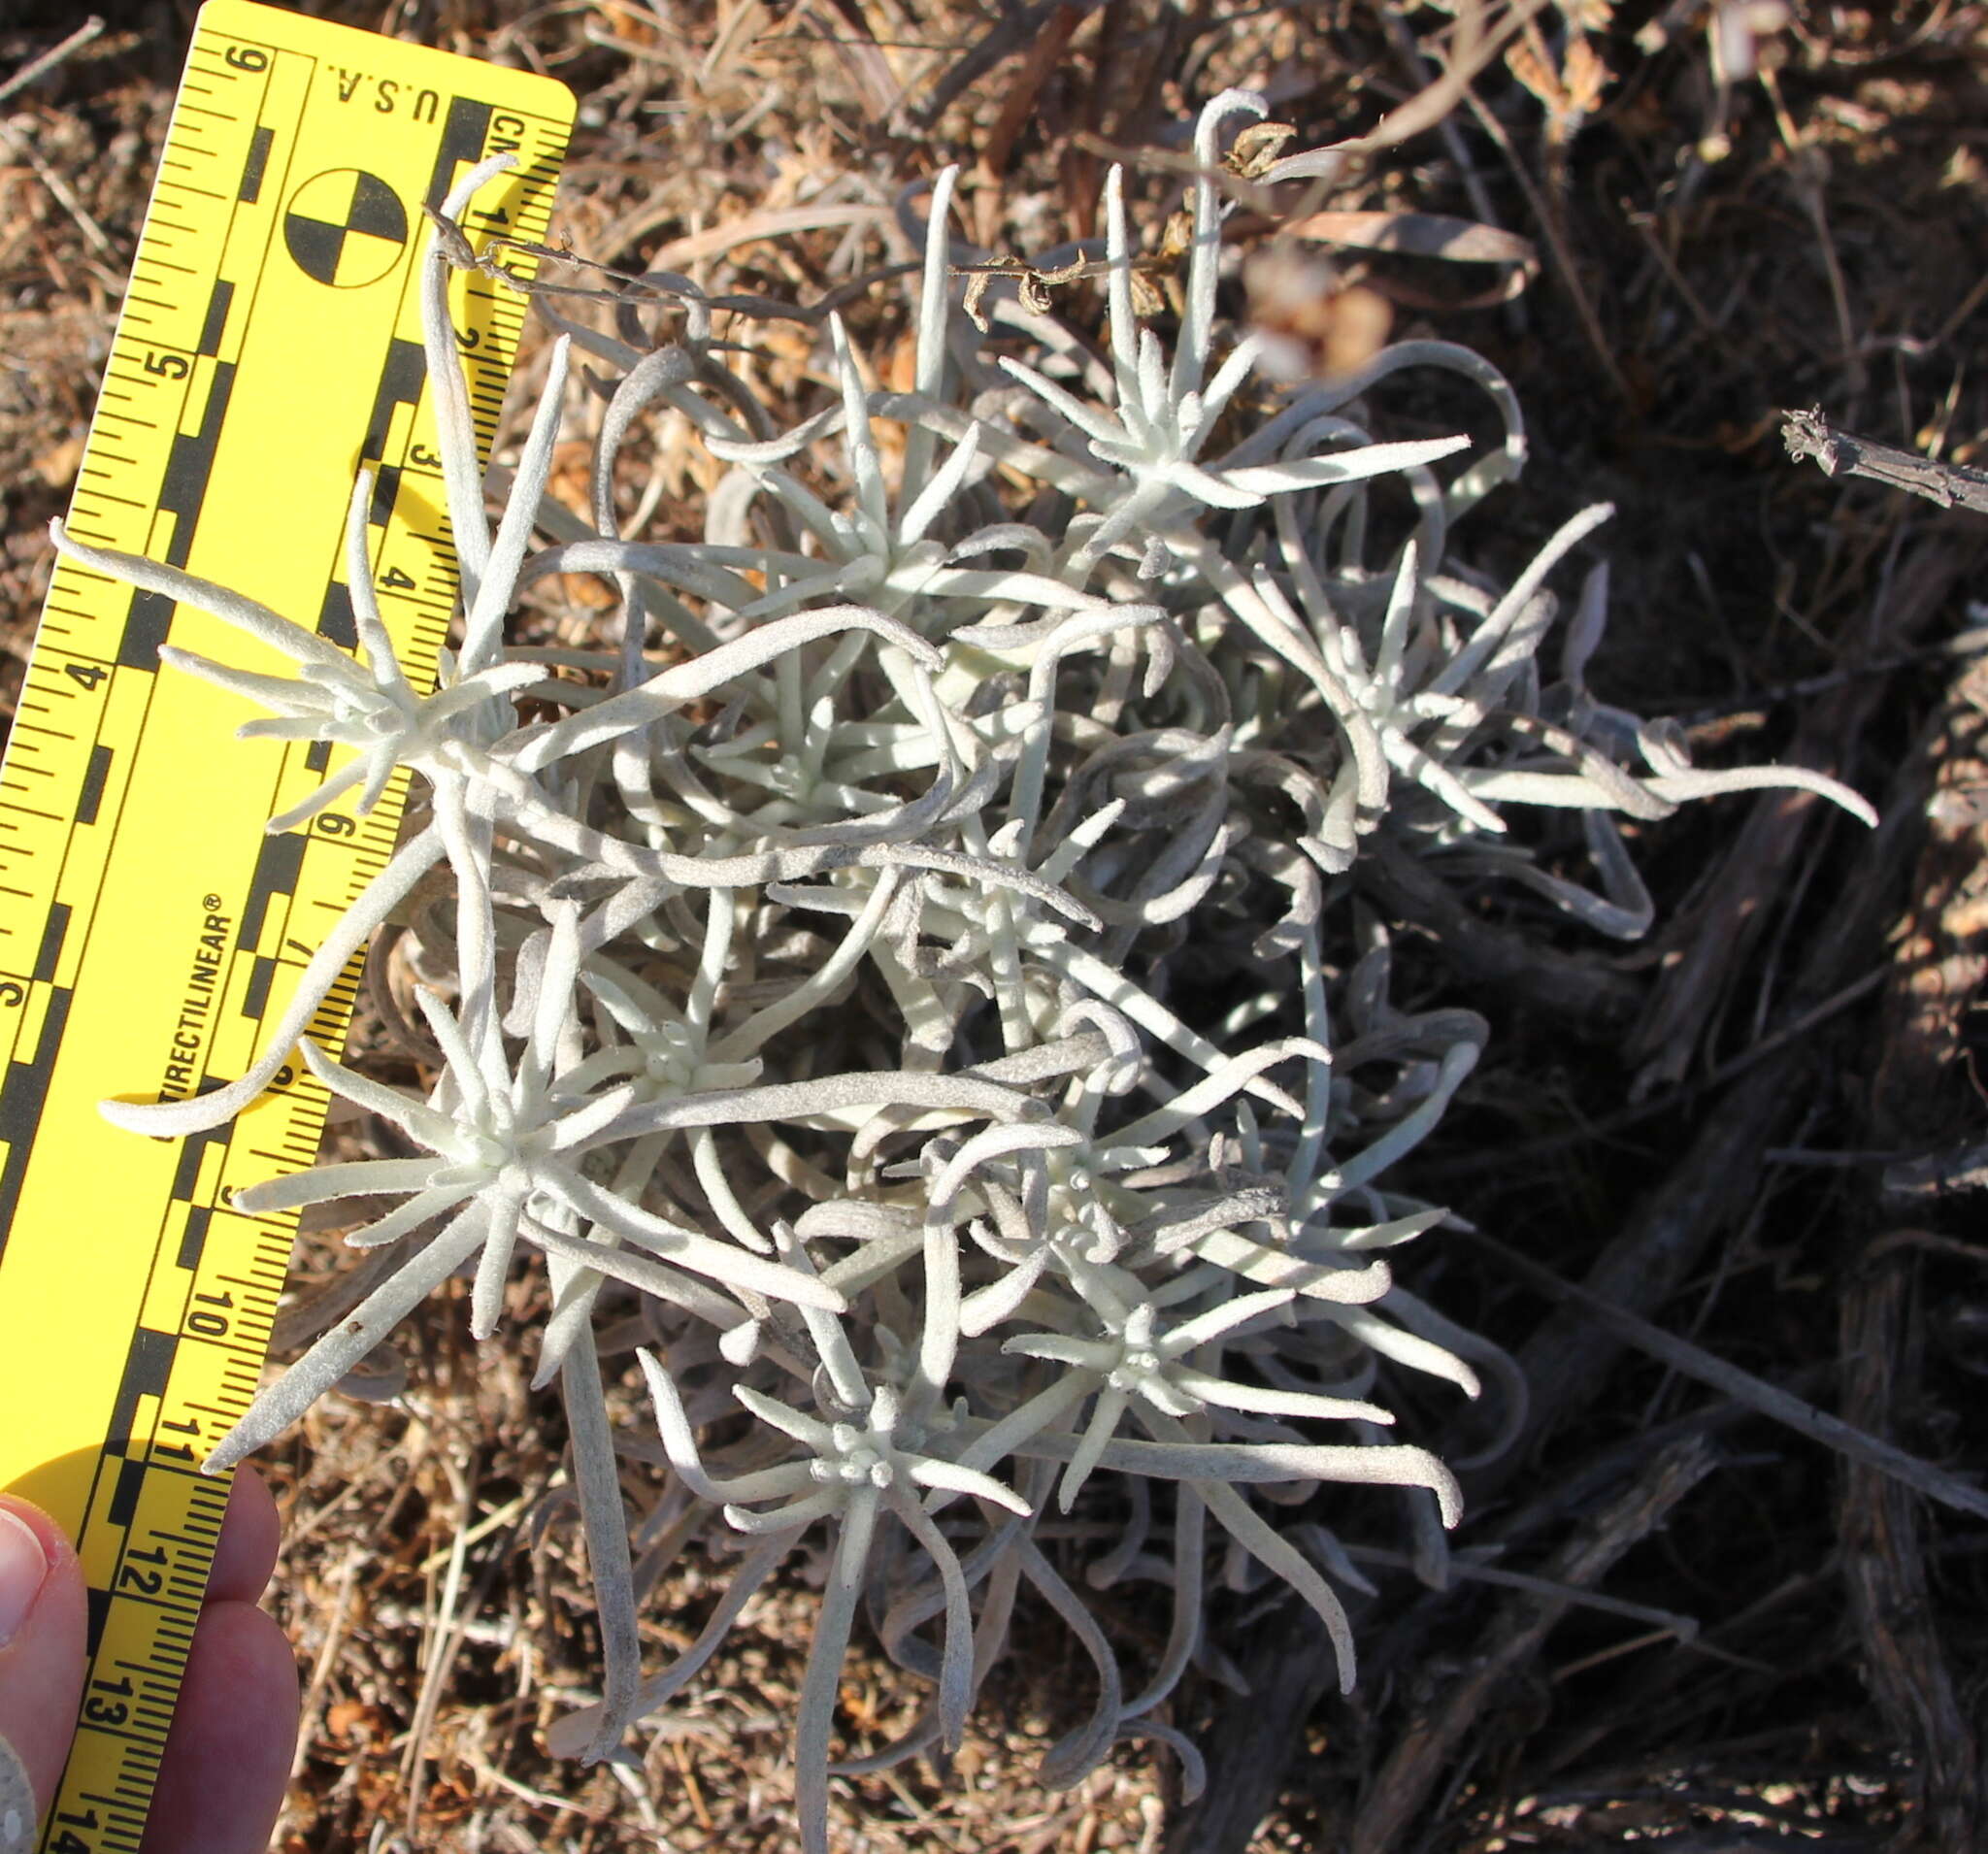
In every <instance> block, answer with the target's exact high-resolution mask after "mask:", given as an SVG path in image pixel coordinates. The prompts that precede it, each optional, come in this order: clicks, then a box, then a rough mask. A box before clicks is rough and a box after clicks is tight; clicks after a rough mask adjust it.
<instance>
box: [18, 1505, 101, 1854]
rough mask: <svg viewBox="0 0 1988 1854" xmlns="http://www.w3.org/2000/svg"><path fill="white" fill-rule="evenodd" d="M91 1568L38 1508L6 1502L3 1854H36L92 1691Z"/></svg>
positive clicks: (58, 1528)
mask: <svg viewBox="0 0 1988 1854" xmlns="http://www.w3.org/2000/svg"><path fill="white" fill-rule="evenodd" d="M82 1690H83V1568H82V1566H80V1565H79V1564H78V1563H77V1562H76V1552H75V1550H74V1549H73V1548H72V1546H71V1545H70V1543H69V1540H68V1539H65V1538H64V1537H63V1536H62V1529H61V1528H60V1527H59V1526H57V1525H56V1524H55V1522H54V1521H53V1520H52V1519H50V1517H49V1516H48V1514H47V1513H45V1512H43V1511H42V1510H41V1508H40V1507H38V1506H29V1505H28V1503H27V1502H26V1501H24V1500H20V1499H17V1498H16V1497H15V1496H14V1495H11V1494H9V1495H4V1496H0V1854H29V1851H30V1850H31V1849H33V1848H34V1846H35V1845H36V1829H35V1824H36V1823H37V1821H39V1819H40V1810H41V1809H43V1808H46V1807H47V1806H48V1805H49V1804H50V1801H51V1800H52V1798H53V1797H54V1794H55V1785H56V1782H57V1781H58V1780H59V1779H60V1777H61V1775H62V1764H63V1760H64V1759H65V1758H67V1757H68V1755H69V1741H70V1739H71V1738H74V1737H75V1735H76V1708H77V1702H78V1700H79V1698H80V1696H81V1694H82Z"/></svg>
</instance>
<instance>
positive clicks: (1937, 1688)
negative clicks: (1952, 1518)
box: [1837, 1238, 1988, 1848]
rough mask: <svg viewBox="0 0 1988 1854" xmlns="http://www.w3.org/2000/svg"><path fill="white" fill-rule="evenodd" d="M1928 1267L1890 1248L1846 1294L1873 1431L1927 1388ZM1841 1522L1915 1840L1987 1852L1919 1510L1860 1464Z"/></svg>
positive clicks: (1976, 1775) (1848, 1477)
mask: <svg viewBox="0 0 1988 1854" xmlns="http://www.w3.org/2000/svg"><path fill="white" fill-rule="evenodd" d="M1878 1241H1879V1242H1881V1243H1882V1242H1886V1239H1884V1238H1879V1239H1878ZM1868 1262H1869V1256H1868V1254H1867V1264H1868ZM1917 1267H1918V1263H1917V1261H1916V1259H1915V1258H1914V1256H1913V1255H1912V1254H1911V1252H1910V1250H1908V1249H1906V1248H1905V1247H1904V1246H1903V1245H1901V1244H1898V1243H1897V1242H1891V1243H1889V1244H1888V1245H1887V1247H1886V1248H1885V1249H1884V1251H1883V1254H1882V1259H1881V1260H1880V1261H1878V1262H1877V1263H1876V1265H1875V1266H1869V1265H1867V1266H1866V1267H1865V1268H1864V1269H1862V1270H1860V1271H1859V1273H1858V1275H1857V1276H1856V1277H1855V1278H1854V1279H1853V1281H1852V1283H1851V1285H1850V1288H1849V1291H1848V1292H1847V1293H1846V1294H1845V1295H1844V1297H1843V1310H1842V1361H1843V1363H1842V1373H1843V1387H1842V1405H1843V1413H1844V1415H1845V1416H1846V1417H1848V1418H1849V1419H1850V1420H1852V1421H1853V1422H1856V1423H1859V1424H1861V1425H1863V1427H1864V1428H1865V1429H1866V1430H1868V1431H1870V1432H1872V1433H1873V1434H1878V1435H1881V1434H1883V1433H1885V1432H1886V1431H1889V1430H1891V1429H1892V1428H1893V1427H1895V1425H1896V1423H1897V1420H1898V1418H1899V1416H1900V1415H1901V1414H1902V1413H1903V1412H1904V1411H1905V1410H1906V1409H1908V1408H1909V1407H1910V1406H1911V1404H1912V1402H1913V1399H1914V1397H1915V1394H1916V1391H1917V1379H1918V1359H1919V1352H1918V1347H1917V1346H1916V1345H1915V1344H1914V1343H1913V1342H1912V1335H1911V1326H1912V1301H1913V1282H1914V1277H1915V1274H1916V1270H1917ZM1837 1523H1838V1525H1839V1529H1840V1542H1839V1554H1840V1559H1841V1563H1842V1570H1843V1582H1844V1585H1845V1586H1846V1588H1847V1590H1848V1592H1849V1598H1850V1613H1851V1615H1852V1616H1853V1618H1854V1619H1855V1622H1856V1627H1857V1636H1858V1639H1859V1641H1860V1642H1861V1644H1862V1646H1863V1657H1862V1658H1863V1672H1864V1679H1865V1682H1866V1684H1867V1685H1868V1686H1869V1687H1870V1689H1871V1695H1872V1699H1873V1700H1875V1701H1876V1703H1877V1705H1878V1708H1879V1710H1880V1711H1881V1712H1882V1713H1883V1714H1884V1717H1885V1721H1886V1723H1887V1724H1888V1725H1889V1726H1890V1728H1891V1731H1892V1732H1893V1734H1894V1735H1895V1736H1896V1737H1897V1738H1898V1739H1899V1741H1900V1742H1901V1743H1902V1744H1905V1745H1907V1746H1909V1747H1910V1752H1909V1755H1908V1757H1907V1758H1906V1760H1905V1764H1906V1769H1907V1771H1909V1772H1910V1775H1909V1778H1908V1780H1909V1781H1910V1783H1911V1784H1912V1787H1913V1789H1914V1790H1915V1791H1916V1792H1917V1794H1918V1800H1919V1807H1918V1809H1917V1810H1915V1811H1914V1814H1915V1815H1917V1816H1918V1817H1919V1820H1918V1822H1917V1824H1916V1827H1915V1829H1914V1830H1912V1831H1908V1833H1909V1834H1910V1836H1911V1839H1910V1842H1909V1844H1910V1845H1913V1846H1921V1847H1927V1848H1954V1847H1979V1846H1981V1845H1982V1841H1983V1838H1984V1837H1988V1789H1984V1778H1988V1766H1984V1765H1983V1762H1982V1757H1981V1742H1980V1738H1979V1736H1978V1734H1977V1733H1976V1731H1975V1728H1974V1725H1973V1722H1972V1720H1971V1718H1970V1716H1969V1708H1968V1706H1967V1705H1965V1704H1964V1703H1963V1701H1962V1699H1961V1696H1960V1694H1959V1693H1958V1692H1957V1691H1956V1689H1955V1685H1954V1678H1953V1672H1952V1670H1951V1668H1950V1667H1949V1666H1948V1663H1947V1656H1946V1653H1945V1648H1944V1641H1943V1634H1944V1632H1943V1631H1942V1629H1941V1627H1940V1616H1939V1611H1938V1606H1936V1604H1935V1602H1934V1599H1933V1590H1932V1587H1931V1580H1930V1579H1929V1577H1928V1575H1927V1567H1926V1539H1925V1526H1924V1523H1923V1520H1922V1515H1921V1513H1920V1509H1919V1503H1918V1502H1917V1501H1916V1500H1914V1499H1913V1498H1912V1495H1911V1493H1910V1492H1909V1491H1908V1490H1907V1489H1906V1488H1905V1486H1903V1485H1901V1484H1900V1483H1899V1482H1898V1481H1897V1480H1895V1479H1893V1478H1892V1477H1890V1476H1887V1475H1885V1474H1884V1473H1882V1472H1881V1471H1880V1470H1879V1469H1877V1468H1876V1466H1875V1465H1874V1464H1870V1463H1866V1462H1862V1461H1857V1460H1851V1461H1848V1462H1845V1463H1844V1465H1843V1475H1842V1488H1841V1492H1840V1494H1839V1498H1838V1502H1837ZM1895 1845H1897V1843H1895Z"/></svg>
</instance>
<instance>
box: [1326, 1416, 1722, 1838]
mask: <svg viewBox="0 0 1988 1854" xmlns="http://www.w3.org/2000/svg"><path fill="white" fill-rule="evenodd" d="M1713 1460H1714V1457H1713V1455H1712V1451H1711V1450H1710V1448H1709V1447H1707V1446H1706V1443H1705V1441H1704V1440H1703V1439H1701V1438H1699V1437H1695V1436H1694V1437H1690V1438H1687V1439H1686V1440H1683V1441H1682V1442H1679V1443H1677V1444H1676V1445H1674V1446H1673V1447H1671V1448H1668V1449H1666V1450H1665V1451H1664V1452H1663V1453H1662V1454H1660V1455H1658V1456H1656V1457H1655V1458H1654V1459H1653V1460H1652V1461H1651V1462H1650V1464H1649V1467H1648V1469H1647V1470H1646V1471H1645V1472H1644V1473H1642V1474H1641V1475H1640V1476H1638V1478H1637V1479H1636V1481H1635V1482H1634V1483H1633V1484H1632V1485H1631V1486H1630V1487H1629V1488H1628V1489H1626V1490H1625V1491H1624V1492H1623V1493H1622V1494H1621V1495H1620V1496H1618V1498H1617V1499H1616V1500H1615V1501H1613V1502H1612V1503H1611V1504H1610V1505H1609V1506H1607V1508H1606V1509H1605V1510H1604V1511H1603V1512H1602V1514H1601V1515H1600V1517H1599V1518H1597V1519H1596V1520H1595V1521H1594V1522H1593V1523H1592V1524H1591V1525H1589V1526H1585V1527H1583V1528H1582V1529H1581V1530H1580V1532H1579V1533H1578V1534H1576V1536H1575V1537H1574V1539H1572V1540H1570V1541H1569V1542H1568V1543H1567V1544H1566V1545H1564V1546H1563V1547H1562V1548H1561V1549H1560V1550H1559V1551H1558V1552H1556V1553H1555V1554H1554V1556H1553V1558H1552V1560H1551V1562H1550V1563H1549V1565H1548V1566H1547V1569H1546V1572H1545V1575H1547V1576H1548V1577H1550V1578H1551V1579H1552V1580H1553V1581H1554V1582H1556V1583H1561V1584H1567V1585H1570V1586H1572V1587H1573V1588H1574V1589H1585V1588H1587V1587H1588V1586H1590V1585H1593V1584H1597V1583H1599V1582H1600V1581H1601V1580H1602V1578H1603V1577H1604V1576H1606V1575H1607V1572H1608V1570H1609V1568H1610V1567H1611V1566H1613V1565H1614V1563H1615V1562H1616V1560H1617V1559H1619V1558H1620V1557H1621V1556H1622V1555H1623V1553H1624V1552H1626V1551H1628V1550H1629V1548H1630V1547H1631V1546H1632V1545H1635V1544H1638V1543H1640V1541H1641V1540H1642V1539H1647V1538H1648V1537H1649V1536H1650V1534H1651V1533H1653V1532H1654V1531H1656V1530H1657V1528H1658V1527H1660V1526H1661V1525H1662V1524H1663V1523H1664V1521H1665V1520H1666V1519H1667V1518H1668V1517H1669V1516H1670V1513H1671V1510H1672V1508H1673V1506H1676V1504H1677V1503H1678V1502H1679V1501H1680V1500H1682V1499H1683V1498H1684V1496H1685V1495H1686V1494H1688V1493H1689V1492H1690V1491H1691V1490H1692V1488H1693V1487H1695V1486H1697V1484H1698V1483H1699V1482H1700V1481H1701V1480H1703V1479H1704V1478H1705V1476H1706V1474H1707V1473H1710V1472H1711V1469H1712V1465H1713ZM1570 1607H1572V1600H1571V1599H1570V1598H1565V1597H1551V1598H1548V1597H1541V1596H1538V1595H1531V1594H1529V1595H1526V1596H1523V1597H1520V1598H1517V1599H1515V1600H1513V1601H1512V1602H1511V1603H1510V1604H1509V1605H1508V1606H1507V1607H1506V1608H1505V1610H1504V1612H1503V1613H1502V1614H1501V1615H1500V1616H1499V1618H1498V1620H1497V1621H1496V1622H1494V1623H1493V1624H1492V1625H1491V1627H1490V1628H1489V1629H1488V1630H1486V1631H1485V1633H1484V1636H1483V1638H1482V1639H1481V1640H1480V1642H1479V1643H1478V1645H1477V1647H1476V1649H1475V1650H1474V1652H1473V1653H1472V1654H1471V1655H1470V1657H1469V1658H1468V1661H1467V1664H1466V1665H1467V1668H1468V1672H1466V1673H1465V1674H1464V1675H1463V1676H1462V1677H1461V1678H1460V1679H1457V1680H1455V1681H1453V1682H1452V1683H1450V1685H1449V1686H1448V1688H1447V1690H1446V1692H1445V1694H1444V1696H1443V1699H1442V1701H1441V1704H1440V1705H1438V1706H1436V1707H1435V1709H1434V1710H1432V1711H1430V1712H1428V1713H1424V1714H1422V1715H1420V1716H1417V1717H1414V1718H1411V1719H1410V1720H1409V1722H1408V1729H1407V1731H1406V1732H1405V1734H1404V1735H1403V1736H1402V1738H1400V1739H1399V1740H1398V1741H1397V1742H1396V1744H1395V1747H1394V1750H1393V1751H1392V1752H1391V1753H1390V1754H1389V1756H1388V1759H1387V1761H1386V1763H1384V1764H1383V1765H1382V1766H1381V1768H1380V1771H1379V1774H1378V1775H1377V1776H1376V1777H1375V1781H1374V1783H1373V1785H1372V1786H1371V1788H1370V1789H1369V1791H1368V1794H1367V1799H1366V1801H1365V1803H1364V1804H1362V1805H1361V1808H1360V1812H1359V1815H1358V1816H1357V1817H1356V1818H1355V1820H1354V1823H1353V1832H1352V1836H1351V1837H1350V1840H1349V1843H1348V1845H1349V1846H1350V1847H1351V1849H1352V1854H1388V1850H1390V1849H1394V1848H1400V1847H1405V1846H1407V1845H1408V1828H1409V1825H1410V1824H1411V1823H1412V1822H1413V1820H1414V1818H1415V1816H1416V1814H1417V1813H1418V1812H1419V1811H1420V1810H1421V1808H1422V1806H1423V1804H1425V1803H1426V1802H1427V1801H1428V1799H1429V1797H1430V1795H1431V1794H1432V1793H1433V1792H1434V1791H1435V1789H1436V1787H1437V1786H1438V1784H1439V1783H1442V1782H1445V1781H1454V1780H1456V1775H1457V1771H1456V1770H1455V1764H1456V1760H1457V1758H1458V1755H1459V1751H1460V1748H1461V1746H1462V1744H1463V1741H1464V1739H1465V1738H1466V1737H1467V1736H1468V1735H1469V1734H1470V1733H1471V1732H1472V1731H1473V1730H1474V1728H1477V1727H1478V1726H1480V1725H1481V1723H1482V1722H1483V1720H1484V1719H1485V1717H1486V1716H1487V1715H1488V1714H1490V1713H1491V1712H1493V1711H1494V1710H1495V1708H1496V1705H1497V1698H1496V1696H1498V1695H1500V1694H1502V1693H1504V1692H1506V1691H1508V1688H1509V1683H1510V1682H1512V1681H1513V1680H1515V1679H1517V1678H1519V1677H1520V1676H1521V1675H1522V1674H1523V1672H1524V1671H1525V1669H1526V1668H1528V1667H1529V1666H1530V1665H1531V1664H1532V1662H1533V1661H1534V1660H1535V1659H1536V1658H1537V1657H1538V1655H1539V1652H1540V1650H1541V1646H1543V1644H1544V1642H1545V1639H1546V1637H1547V1635H1548V1634H1549V1633H1550V1632H1551V1630H1552V1629H1553V1626H1554V1625H1555V1624H1556V1623H1557V1622H1559V1620H1560V1619H1561V1617H1562V1616H1564V1615H1565V1614H1566V1613H1567V1611H1568V1610H1569V1608H1570Z"/></svg>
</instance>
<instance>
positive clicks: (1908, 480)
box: [1781, 406, 1988, 514]
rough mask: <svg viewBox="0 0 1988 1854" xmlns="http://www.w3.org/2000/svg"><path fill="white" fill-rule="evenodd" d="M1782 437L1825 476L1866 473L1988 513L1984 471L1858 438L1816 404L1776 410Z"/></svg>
mask: <svg viewBox="0 0 1988 1854" xmlns="http://www.w3.org/2000/svg"><path fill="white" fill-rule="evenodd" d="M1781 442H1782V443H1783V444H1785V445H1786V446H1787V447H1788V455H1789V456H1791V457H1792V458H1794V459H1795V461H1796V462H1797V463H1800V462H1801V461H1802V460H1803V459H1804V458H1807V457H1812V458H1814V459H1815V461H1816V463H1817V464H1819V465H1820V466H1821V468H1822V473H1823V475H1824V476H1826V477H1868V478H1869V479H1870V480H1872V482H1881V483H1883V484H1884V485H1885V486H1886V487H1887V488H1890V489H1905V490H1909V491H1910V492H1911V494H1913V495H1915V496H1924V497H1925V498H1926V500H1927V501H1928V502H1937V503H1938V505H1939V506H1940V507H1941V508H1942V509H1954V508H1960V509H1972V510H1975V511H1976V512H1978V513H1983V514H1988V471H1980V470H1970V469H1969V468H1968V467H1967V465H1965V464H1950V463H1939V462H1938V461H1937V460H1936V459H1934V458H1932V457H1922V456H1920V455H1919V453H1918V452H1917V451H1916V450H1900V449H1899V448H1898V447H1896V446H1894V445H1881V444H1879V443H1878V442H1877V440H1876V439H1874V438H1859V437H1857V436H1856V435H1855V434H1854V433H1851V432H1847V431H1844V430H1842V429H1841V428H1840V427H1839V426H1837V425H1833V424H1831V423H1830V422H1829V420H1828V419H1827V418H1825V417H1824V416H1823V415H1822V408H1821V407H1820V406H1812V407H1810V408H1809V409H1808V411H1806V412H1786V411H1784V412H1783V413H1782V414H1781Z"/></svg>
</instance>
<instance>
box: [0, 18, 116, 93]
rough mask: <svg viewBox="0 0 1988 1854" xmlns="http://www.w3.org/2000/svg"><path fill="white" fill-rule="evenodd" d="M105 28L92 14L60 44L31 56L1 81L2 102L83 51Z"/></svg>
mask: <svg viewBox="0 0 1988 1854" xmlns="http://www.w3.org/2000/svg"><path fill="white" fill-rule="evenodd" d="M103 30H104V22H103V20H102V19H100V18H99V17H97V16H96V15H95V14H91V15H90V17H88V18H87V19H85V20H84V21H83V23H82V24H81V25H80V26H78V27H77V28H76V30H75V31H74V32H72V33H71V34H70V35H69V36H68V38H66V39H64V40H63V41H62V42H61V43H60V44H59V45H52V46H50V48H49V50H46V51H44V52H43V53H42V55H41V56H40V57H38V58H30V59H29V60H28V61H27V62H26V63H25V64H24V65H22V66H21V67H20V69H19V70H18V71H17V72H16V73H15V74H14V75H13V76H12V77H11V78H9V79H8V80H7V81H6V82H5V83H0V103H5V102H6V101H7V99H8V98H9V97H11V96H13V95H14V94H15V92H16V91H17V90H24V89H26V88H27V86H28V85H29V84H30V83H33V82H34V81H35V80H36V79H37V78H38V77H41V76H42V75H43V74H44V73H45V72H48V71H52V70H53V69H54V68H55V67H56V66H57V65H58V64H60V63H61V62H62V60H63V59H64V58H66V57H68V56H70V55H71V54H72V53H73V52H77V51H81V50H83V47H84V46H86V45H87V44H89V42H90V41H91V40H92V39H95V38H98V37H101V36H102V33H103Z"/></svg>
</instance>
